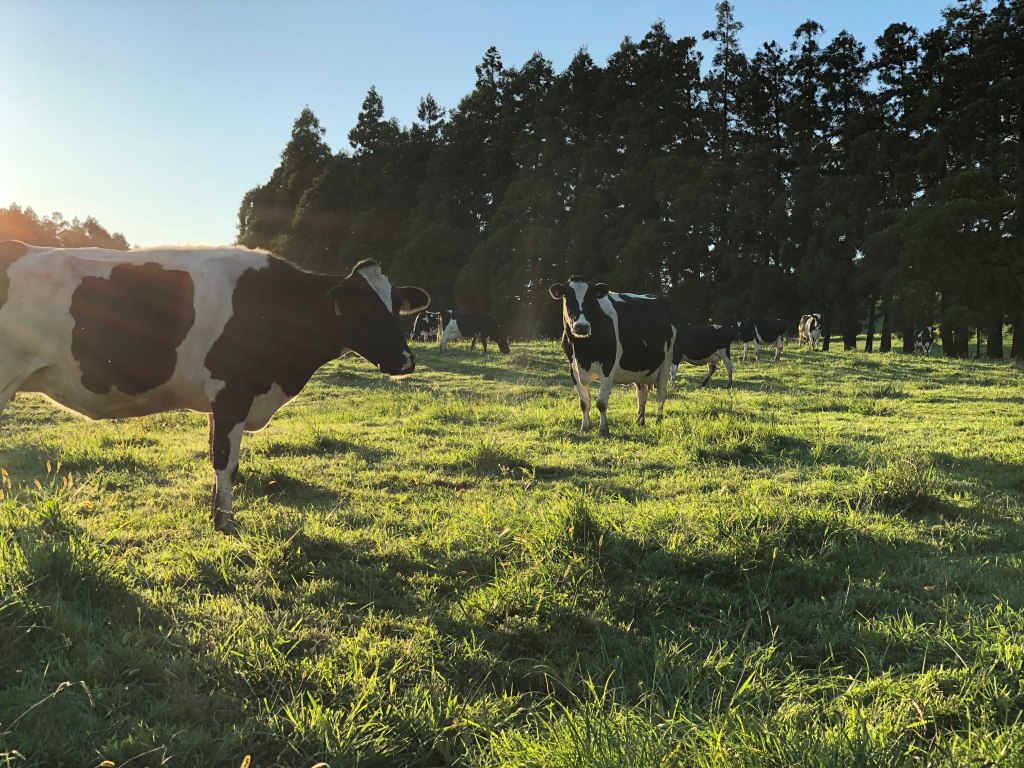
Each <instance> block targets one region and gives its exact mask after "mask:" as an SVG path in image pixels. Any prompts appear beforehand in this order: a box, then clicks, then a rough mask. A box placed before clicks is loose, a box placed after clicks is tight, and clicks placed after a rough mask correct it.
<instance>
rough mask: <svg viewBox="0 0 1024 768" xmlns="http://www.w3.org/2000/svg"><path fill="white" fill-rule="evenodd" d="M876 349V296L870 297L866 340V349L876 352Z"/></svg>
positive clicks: (866, 350)
mask: <svg viewBox="0 0 1024 768" xmlns="http://www.w3.org/2000/svg"><path fill="white" fill-rule="evenodd" d="M874 350H875V297H874V296H871V297H869V298H868V334H867V338H866V339H865V341H864V351H865V352H874Z"/></svg>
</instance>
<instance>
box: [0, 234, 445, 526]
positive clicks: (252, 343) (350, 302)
mask: <svg viewBox="0 0 1024 768" xmlns="http://www.w3.org/2000/svg"><path fill="white" fill-rule="evenodd" d="M429 302H430V297H429V296H428V295H427V294H426V292H425V291H423V290H421V289H420V288H393V287H392V286H391V283H390V282H389V281H388V279H387V277H385V276H384V274H383V273H382V272H381V270H380V267H379V266H378V265H377V263H376V262H373V261H370V260H366V261H361V262H359V263H358V264H356V266H355V267H354V268H353V269H352V272H351V273H350V274H349V275H348V276H347V277H331V276H329V275H318V274H312V273H309V272H304V271H303V270H301V269H299V268H298V267H295V266H293V265H292V264H289V263H288V262H286V261H283V260H281V259H278V258H276V257H274V256H272V255H271V254H269V253H266V252H263V251H250V250H246V249H244V248H159V249H147V250H140V251H114V250H105V249H101V248H68V249H58V248H40V247H35V246H29V245H25V244H24V243H19V242H14V241H7V242H3V243H0V387H2V389H0V408H2V407H3V405H6V403H7V402H8V401H9V400H10V399H11V398H12V397H13V396H14V394H15V393H16V392H19V391H24V392H41V393H43V394H45V395H47V396H48V397H50V398H51V399H53V400H55V401H56V402H58V403H60V404H61V405H64V406H66V407H67V408H70V409H71V410H73V411H77V412H79V413H81V414H84V415H86V416H88V417H90V418H93V419H105V418H121V417H126V416H144V415H147V414H152V413H158V412H161V411H169V410H177V409H188V410H192V411H199V412H201V413H207V414H209V424H210V458H211V461H212V463H213V470H214V487H213V522H214V525H215V527H216V528H217V530H219V531H222V532H224V533H234V531H235V523H234V519H233V516H232V497H231V483H232V480H233V479H234V477H235V474H236V471H237V469H238V452H239V444H240V442H241V438H242V432H243V431H255V430H259V429H262V428H263V427H265V426H266V425H267V422H269V421H270V418H271V416H273V414H274V413H275V412H276V411H277V410H278V409H279V408H280V407H281V406H283V405H284V404H285V403H287V402H288V401H289V400H291V399H292V398H293V397H295V396H296V395H297V394H298V393H299V391H300V390H301V389H302V388H303V386H304V385H305V384H306V382H307V381H309V379H310V377H311V376H312V375H313V373H314V372H315V371H316V370H317V369H318V368H319V367H320V366H322V365H323V364H324V363H326V362H328V361H329V360H333V359H334V358H336V357H338V356H339V355H340V354H341V353H343V352H346V351H351V352H355V353H356V354H359V355H361V356H362V357H364V358H366V359H367V360H369V361H370V362H371V363H374V364H376V365H377V366H378V367H379V368H380V370H381V371H382V372H383V373H386V374H389V375H392V376H399V375H404V374H407V373H412V371H413V368H414V367H415V361H414V358H413V356H412V353H410V352H409V347H408V346H407V345H406V341H405V334H404V333H403V332H402V329H401V326H400V325H399V322H398V315H399V314H400V313H403V314H410V313H412V312H416V311H419V310H421V309H424V308H425V307H426V306H427V305H428V303H429Z"/></svg>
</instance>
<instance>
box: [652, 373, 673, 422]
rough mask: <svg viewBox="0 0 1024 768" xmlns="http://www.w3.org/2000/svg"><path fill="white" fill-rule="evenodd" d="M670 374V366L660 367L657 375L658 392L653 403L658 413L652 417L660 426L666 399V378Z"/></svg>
mask: <svg viewBox="0 0 1024 768" xmlns="http://www.w3.org/2000/svg"><path fill="white" fill-rule="evenodd" d="M670 372H671V366H669V365H663V366H661V371H660V372H659V373H658V392H657V394H656V395H655V396H654V397H655V402H656V403H657V404H658V412H657V414H656V415H655V417H654V421H655V423H657V424H661V417H662V416H663V415H664V413H665V400H666V398H668V377H669V374H670Z"/></svg>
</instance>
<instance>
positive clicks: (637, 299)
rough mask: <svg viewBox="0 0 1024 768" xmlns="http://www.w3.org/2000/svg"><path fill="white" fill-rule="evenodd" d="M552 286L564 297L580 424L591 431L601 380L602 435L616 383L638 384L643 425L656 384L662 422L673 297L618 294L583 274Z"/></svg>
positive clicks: (565, 343)
mask: <svg viewBox="0 0 1024 768" xmlns="http://www.w3.org/2000/svg"><path fill="white" fill-rule="evenodd" d="M548 290H549V293H550V294H551V298H553V299H556V300H560V301H561V302H562V350H563V351H564V352H565V355H566V357H567V358H568V359H569V374H570V375H571V376H572V380H573V383H574V384H575V385H576V391H577V392H578V393H579V396H580V410H581V411H582V412H583V422H582V424H581V429H582V430H583V431H584V432H587V431H589V430H590V383H591V382H592V381H598V382H599V383H600V384H599V389H598V395H597V410H598V411H600V413H601V422H600V427H599V429H598V431H599V432H600V434H602V435H607V434H608V414H607V410H608V396H609V395H610V394H611V391H612V386H613V385H615V384H630V383H632V384H636V399H637V414H636V421H637V423H638V424H643V423H644V420H645V417H646V408H647V395H648V392H649V389H650V388H651V387H652V386H655V385H656V386H657V388H658V389H657V395H656V399H657V403H658V415H657V420H658V421H661V417H662V411H663V410H664V406H665V396H666V394H667V393H668V379H669V374H670V372H671V370H672V345H673V344H674V343H675V336H676V329H675V326H674V325H673V323H672V310H671V308H670V307H669V305H668V302H666V301H665V300H664V299H661V298H658V297H657V296H642V295H637V294H632V293H614V292H612V291H609V290H608V286H607V285H605V284H604V283H595V284H590V283H588V282H587V281H586V280H585V279H584V278H582V277H578V276H573V277H570V278H569V281H568V282H566V283H564V284H563V283H556V284H555V285H552V286H551V288H550V289H548Z"/></svg>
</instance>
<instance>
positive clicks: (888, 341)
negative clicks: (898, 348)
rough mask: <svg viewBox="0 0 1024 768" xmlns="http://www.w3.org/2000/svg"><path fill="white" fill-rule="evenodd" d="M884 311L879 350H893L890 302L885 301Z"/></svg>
mask: <svg viewBox="0 0 1024 768" xmlns="http://www.w3.org/2000/svg"><path fill="white" fill-rule="evenodd" d="M881 311H882V335H881V337H880V338H879V340H878V351H879V352H890V351H892V328H891V327H890V326H889V303H888V302H885V301H883V303H882V306H881Z"/></svg>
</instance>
